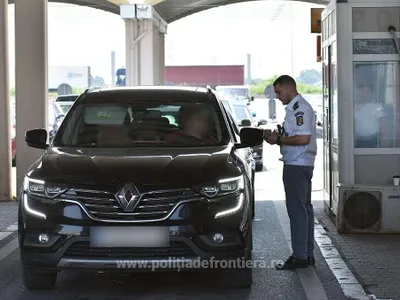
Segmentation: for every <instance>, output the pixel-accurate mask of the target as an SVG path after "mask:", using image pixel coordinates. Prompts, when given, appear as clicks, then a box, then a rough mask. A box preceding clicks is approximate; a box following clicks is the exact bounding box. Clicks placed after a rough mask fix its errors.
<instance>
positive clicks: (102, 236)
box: [90, 226, 169, 248]
mask: <svg viewBox="0 0 400 300" xmlns="http://www.w3.org/2000/svg"><path fill="white" fill-rule="evenodd" d="M90 246H91V247H95V248H99V247H103V248H104V247H108V248H118V247H127V248H143V247H149V248H151V247H168V246H169V228H168V227H157V226H148V227H145V226H141V227H136V226H135V227H122V226H121V227H120V226H113V227H111V226H96V227H91V228H90Z"/></svg>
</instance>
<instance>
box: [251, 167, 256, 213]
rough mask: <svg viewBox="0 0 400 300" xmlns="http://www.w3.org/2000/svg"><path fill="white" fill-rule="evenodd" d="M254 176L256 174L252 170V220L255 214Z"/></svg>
mask: <svg viewBox="0 0 400 300" xmlns="http://www.w3.org/2000/svg"><path fill="white" fill-rule="evenodd" d="M255 177H256V174H255V172H253V175H252V189H251V219H252V220H253V219H254V217H255V216H256V194H255V193H256V190H255V182H254V181H255Z"/></svg>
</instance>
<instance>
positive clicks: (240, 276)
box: [223, 255, 253, 289]
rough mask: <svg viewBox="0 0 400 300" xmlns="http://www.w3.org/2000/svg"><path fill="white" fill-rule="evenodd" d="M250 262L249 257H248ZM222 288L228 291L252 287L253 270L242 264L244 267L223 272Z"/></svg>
mask: <svg viewBox="0 0 400 300" xmlns="http://www.w3.org/2000/svg"><path fill="white" fill-rule="evenodd" d="M250 260H251V255H250ZM224 273H225V274H223V287H224V288H228V289H245V288H249V287H251V286H252V285H253V268H252V266H251V265H250V266H248V264H247V263H244V266H243V265H242V266H237V267H236V268H235V267H233V268H229V269H226V270H224Z"/></svg>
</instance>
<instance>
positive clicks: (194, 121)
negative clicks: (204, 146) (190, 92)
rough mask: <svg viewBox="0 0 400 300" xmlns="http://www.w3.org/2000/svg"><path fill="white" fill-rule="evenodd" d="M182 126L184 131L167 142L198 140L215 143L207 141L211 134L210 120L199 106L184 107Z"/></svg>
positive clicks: (172, 136)
mask: <svg viewBox="0 0 400 300" xmlns="http://www.w3.org/2000/svg"><path fill="white" fill-rule="evenodd" d="M180 124H181V127H182V129H181V130H180V131H178V132H176V133H173V134H171V135H169V136H168V137H166V141H167V142H174V141H176V140H180V141H182V140H183V139H195V140H196V139H197V140H199V141H202V142H203V143H212V142H214V141H212V140H210V139H205V136H206V135H207V133H208V132H209V127H210V124H209V119H208V117H207V114H206V113H205V112H204V111H203V110H201V109H200V108H199V106H198V105H190V106H185V107H183V109H182V110H181V113H180Z"/></svg>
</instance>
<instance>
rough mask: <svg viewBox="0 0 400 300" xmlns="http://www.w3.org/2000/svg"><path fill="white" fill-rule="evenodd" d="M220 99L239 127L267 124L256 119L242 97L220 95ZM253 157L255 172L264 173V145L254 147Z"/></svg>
mask: <svg viewBox="0 0 400 300" xmlns="http://www.w3.org/2000/svg"><path fill="white" fill-rule="evenodd" d="M219 95H220V99H221V101H222V103H223V105H224V106H225V108H226V109H227V110H228V111H229V112H230V113H231V114H232V116H233V118H234V119H235V120H236V123H237V125H238V126H239V127H244V126H252V127H260V126H263V125H266V124H267V121H266V120H263V119H261V120H259V121H257V120H256V119H254V117H255V113H254V112H253V113H252V112H251V111H250V109H249V106H248V105H247V100H245V99H243V98H242V97H235V96H232V95H230V94H225V93H220V94H219ZM252 156H253V158H254V160H255V164H256V165H255V170H256V171H262V169H263V168H264V160H263V144H260V145H257V146H255V147H253V153H252Z"/></svg>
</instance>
